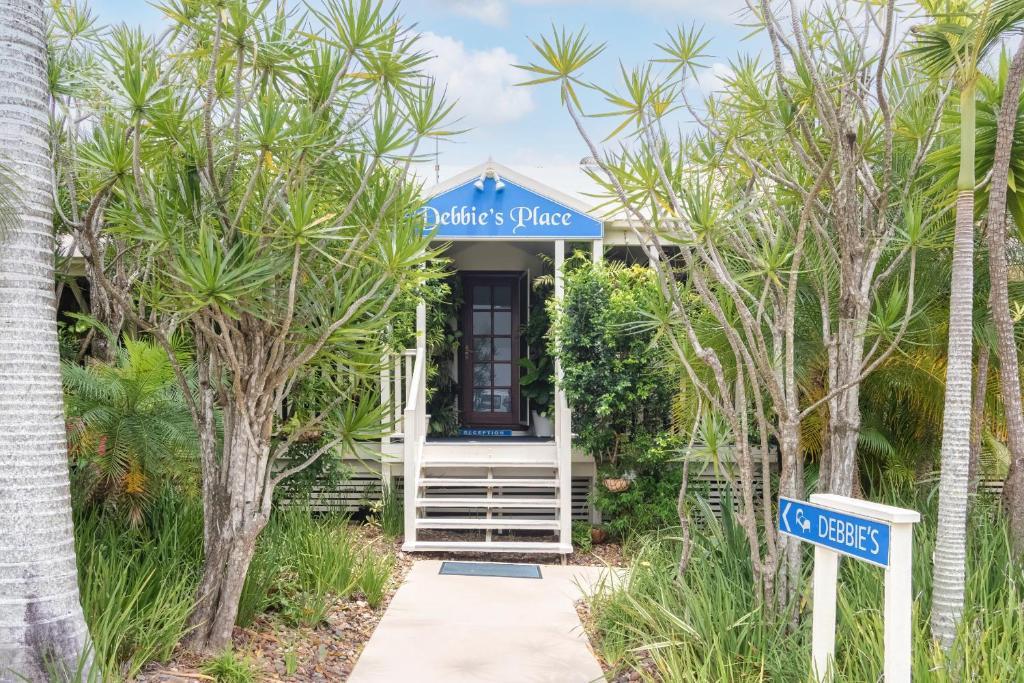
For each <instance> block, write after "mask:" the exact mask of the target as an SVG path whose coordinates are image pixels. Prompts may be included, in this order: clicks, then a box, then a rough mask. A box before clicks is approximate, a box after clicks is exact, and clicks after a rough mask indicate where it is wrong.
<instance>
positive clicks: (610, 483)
mask: <svg viewBox="0 0 1024 683" xmlns="http://www.w3.org/2000/svg"><path fill="white" fill-rule="evenodd" d="M602 483H603V484H604V487H605V488H606V489H608V490H609V491H611V492H612V493H622V492H623V491H625V490H626V489H628V488H629V479H615V478H611V477H609V478H608V479H605V480H604V482H602Z"/></svg>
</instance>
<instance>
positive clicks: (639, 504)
mask: <svg viewBox="0 0 1024 683" xmlns="http://www.w3.org/2000/svg"><path fill="white" fill-rule="evenodd" d="M679 450H680V446H679V444H678V441H677V439H676V438H675V437H673V436H671V435H668V434H661V435H657V436H650V435H648V436H646V437H644V438H642V439H640V440H638V441H637V442H635V443H633V444H630V446H629V448H627V449H626V453H625V454H624V455H623V458H622V462H623V463H626V465H627V466H628V468H629V469H628V474H629V477H630V479H631V482H630V486H629V488H628V489H626V490H625V491H621V492H618V493H613V492H611V491H609V490H608V489H606V488H605V487H604V486H603V485H602V484H601V480H602V479H603V478H604V474H613V473H614V470H612V471H608V470H605V471H604V472H603V473H599V476H598V480H599V481H598V483H597V486H596V487H595V488H594V492H593V503H594V506H595V507H596V508H597V509H598V510H600V511H601V515H602V519H603V520H604V526H605V527H606V528H607V529H608V531H609V532H610V533H611V534H612V535H613V536H615V537H616V538H619V539H626V538H628V537H629V536H631V535H633V534H636V533H645V532H650V531H657V530H659V529H665V528H667V527H675V526H678V525H679V515H678V513H677V512H676V507H677V501H678V496H679V485H680V483H681V482H682V464H681V463H679V462H677V458H678V455H679Z"/></svg>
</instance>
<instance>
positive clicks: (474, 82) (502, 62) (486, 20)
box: [90, 0, 760, 194]
mask: <svg viewBox="0 0 1024 683" xmlns="http://www.w3.org/2000/svg"><path fill="white" fill-rule="evenodd" d="M295 4H298V3H295ZM90 5H91V7H92V8H93V10H94V12H95V13H96V14H97V15H98V17H99V20H100V22H101V23H103V24H114V23H118V22H127V23H130V24H138V25H141V26H143V27H144V28H145V29H147V30H149V31H151V32H156V31H157V30H158V29H159V27H160V26H161V23H162V20H161V16H160V13H159V12H158V11H157V10H156V9H154V8H153V7H152V6H150V5H148V4H146V3H145V2H143V1H142V0H91V2H90ZM744 6H745V5H744V2H743V0H404V1H402V2H400V3H399V13H400V14H402V15H403V16H404V17H405V18H406V23H407V24H408V25H414V26H415V29H416V30H417V31H419V32H420V33H421V34H422V38H421V40H422V43H421V45H422V49H425V50H427V51H429V52H430V53H432V54H433V55H435V56H434V58H433V59H431V60H430V62H428V63H427V65H426V67H425V68H426V69H427V71H429V72H430V73H431V74H432V75H434V76H435V77H436V78H437V80H438V83H444V84H447V90H448V94H449V96H450V97H453V98H455V99H457V100H458V104H457V105H456V112H457V115H458V116H459V117H460V122H459V124H458V127H459V128H468V129H469V130H468V131H467V132H465V133H463V134H461V135H459V136H458V138H456V140H455V141H452V142H446V143H442V144H441V145H440V154H439V156H440V167H441V168H440V177H441V179H442V180H443V179H445V178H447V177H450V176H452V175H455V174H456V173H458V172H461V171H463V170H465V169H466V168H469V167H472V166H475V165H477V164H479V163H482V162H484V161H486V160H487V159H488V158H493V159H494V160H495V161H498V162H500V163H502V164H505V165H506V166H510V167H512V168H515V169H516V170H518V171H520V172H522V173H525V174H527V175H530V176H533V177H535V178H536V179H538V180H540V181H541V182H546V183H548V184H552V185H555V186H556V187H559V188H560V189H562V190H563V191H566V192H570V193H574V194H579V193H580V192H582V191H584V190H586V189H587V188H586V185H587V181H586V179H585V177H584V176H583V174H582V173H581V172H580V171H579V170H578V166H579V162H580V160H581V159H582V158H583V157H585V156H587V154H588V152H587V149H586V146H585V144H584V143H583V141H582V140H581V139H580V137H579V135H578V134H577V132H576V130H575V128H574V127H573V125H572V122H571V120H570V119H569V116H568V114H567V113H566V111H565V110H564V109H563V108H562V107H561V105H560V103H559V98H558V91H557V87H556V86H554V85H551V86H546V87H544V86H541V87H531V88H524V87H520V86H517V85H516V84H517V83H519V82H521V81H523V80H524V78H525V77H526V74H525V73H524V72H522V71H520V70H518V69H516V68H514V66H513V65H514V64H523V63H527V62H531V61H535V55H536V53H535V52H534V49H533V47H532V46H531V44H530V38H536V37H538V36H540V35H542V34H549V33H550V32H551V30H552V25H555V26H558V27H565V28H567V29H569V30H576V29H579V28H586V29H587V30H588V32H589V34H590V36H591V37H592V39H593V40H594V41H595V42H603V43H606V44H607V47H606V49H605V51H604V53H603V54H602V55H601V56H600V57H599V58H598V59H597V60H596V61H595V62H594V63H592V65H591V67H590V68H588V71H587V72H586V75H587V76H588V78H589V79H590V80H593V81H596V82H598V83H600V84H601V85H606V86H613V85H615V82H616V81H615V74H617V73H618V64H619V62H621V63H622V64H624V65H626V66H633V65H638V64H641V63H643V62H645V61H646V60H648V59H650V58H652V57H655V56H657V47H656V43H659V42H663V41H664V39H665V37H666V31H668V30H670V29H674V28H675V27H677V26H680V25H681V26H686V27H689V26H692V25H697V26H702V27H703V30H704V37H705V38H706V39H708V40H710V45H709V48H708V51H709V53H710V55H711V56H710V58H709V59H708V65H709V69H708V70H707V73H706V74H704V75H703V76H702V77H701V80H700V82H699V83H698V84H696V85H695V87H698V88H699V89H701V90H705V91H711V90H714V88H715V85H716V83H717V78H718V77H719V76H720V75H721V74H723V73H727V71H728V63H729V61H730V60H731V59H732V58H735V57H736V56H737V55H739V54H742V53H750V52H757V51H758V48H759V47H760V41H759V40H758V39H756V38H755V39H753V40H745V36H746V35H747V33H748V30H747V29H745V28H743V27H742V26H740V25H738V24H739V23H741V22H742V16H741V15H740V14H738V13H739V11H740V9H741V8H742V7H744ZM595 111H597V109H595ZM589 125H592V126H593V128H594V130H595V131H598V132H600V131H607V130H608V129H607V125H608V123H607V120H606V119H594V120H592V121H590V123H589ZM432 165H433V164H432V163H431V164H428V165H427V166H426V167H425V168H424V169H423V170H422V171H421V172H424V173H427V174H429V175H433V170H432V168H431V167H432ZM429 180H433V178H430V179H429ZM428 184H429V182H428Z"/></svg>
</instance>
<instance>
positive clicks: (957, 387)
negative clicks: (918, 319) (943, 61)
mask: <svg viewBox="0 0 1024 683" xmlns="http://www.w3.org/2000/svg"><path fill="white" fill-rule="evenodd" d="M974 89H975V85H974V83H973V82H970V83H967V84H964V86H963V89H962V90H961V92H960V117H961V118H960V178H959V180H958V182H957V189H958V194H957V198H956V229H955V233H954V237H953V272H952V278H951V279H952V287H951V292H950V297H949V345H948V348H947V356H948V363H947V365H946V400H945V406H944V408H943V413H942V450H941V468H942V473H941V476H940V478H939V523H938V530H937V539H936V542H935V556H934V564H933V567H932V571H933V576H934V582H933V583H934V588H933V592H932V635H933V637H935V638H936V639H938V641H939V643H940V644H941V645H942V647H943V648H944V649H949V647H950V646H951V645H952V644H953V640H954V638H955V637H956V630H957V624H958V623H959V621H960V614H961V612H962V611H963V604H964V579H965V571H966V570H965V558H966V555H967V470H968V467H969V462H970V452H971V447H970V440H971V377H972V375H973V372H972V370H973V368H972V365H973V363H972V360H973V359H972V344H973V329H972V325H973V319H972V317H973V312H974V311H973V303H974V302H973V299H974V146H975V129H974V126H975V102H974Z"/></svg>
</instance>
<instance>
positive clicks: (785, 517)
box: [782, 500, 793, 533]
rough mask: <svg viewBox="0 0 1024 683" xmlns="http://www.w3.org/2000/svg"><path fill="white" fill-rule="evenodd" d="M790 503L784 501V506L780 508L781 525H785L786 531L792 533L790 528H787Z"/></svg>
mask: <svg viewBox="0 0 1024 683" xmlns="http://www.w3.org/2000/svg"><path fill="white" fill-rule="evenodd" d="M792 505H793V504H792V503H790V502H789V501H788V500H787V501H786V505H785V507H783V508H782V526H784V527H786V533H792V531H793V530H792V529H790V528H789V508H790V507H792Z"/></svg>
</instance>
